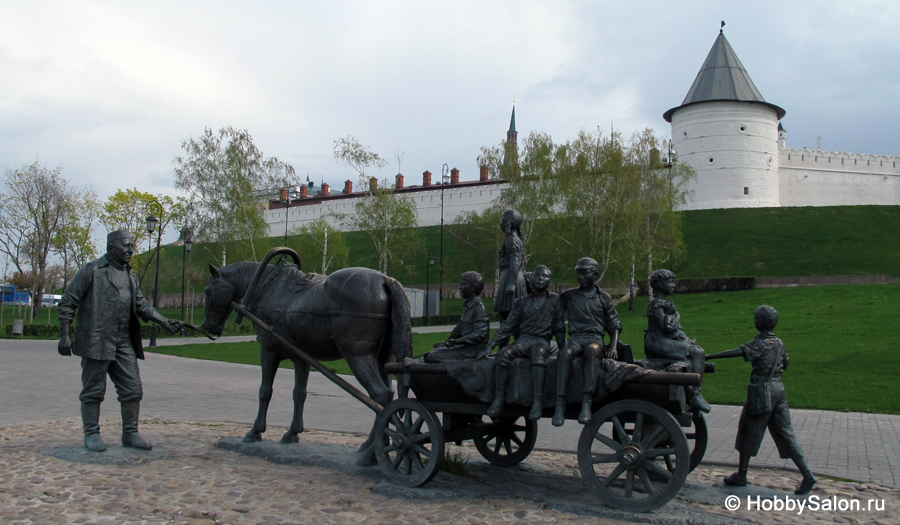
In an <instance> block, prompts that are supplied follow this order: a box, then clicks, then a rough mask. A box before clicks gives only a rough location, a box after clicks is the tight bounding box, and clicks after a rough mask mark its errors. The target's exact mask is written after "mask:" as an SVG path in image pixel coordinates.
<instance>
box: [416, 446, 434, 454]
mask: <svg viewBox="0 0 900 525" xmlns="http://www.w3.org/2000/svg"><path fill="white" fill-rule="evenodd" d="M413 450H414V451H416V452H418V453H419V454H422V455H423V456H431V451H430V450H428V449H427V448H425V447H423V446H422V445H415V446H413Z"/></svg>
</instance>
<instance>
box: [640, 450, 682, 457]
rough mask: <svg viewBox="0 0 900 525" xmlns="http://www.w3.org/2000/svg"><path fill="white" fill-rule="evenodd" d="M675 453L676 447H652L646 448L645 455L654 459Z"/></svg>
mask: <svg viewBox="0 0 900 525" xmlns="http://www.w3.org/2000/svg"><path fill="white" fill-rule="evenodd" d="M674 453H675V449H674V448H651V449H647V450H644V457H645V458H647V459H653V458H655V457H657V456H670V455H672V454H674Z"/></svg>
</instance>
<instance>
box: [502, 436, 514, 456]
mask: <svg viewBox="0 0 900 525" xmlns="http://www.w3.org/2000/svg"><path fill="white" fill-rule="evenodd" d="M503 448H505V449H506V453H507V454H512V453H513V450H512V442H510V440H509V438H506V439H504V440H503Z"/></svg>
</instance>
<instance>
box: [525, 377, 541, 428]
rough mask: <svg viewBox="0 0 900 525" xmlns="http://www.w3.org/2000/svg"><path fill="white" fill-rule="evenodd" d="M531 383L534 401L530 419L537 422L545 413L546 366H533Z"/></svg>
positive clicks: (529, 415) (529, 414)
mask: <svg viewBox="0 0 900 525" xmlns="http://www.w3.org/2000/svg"><path fill="white" fill-rule="evenodd" d="M531 383H532V386H533V387H534V400H533V401H532V402H531V412H529V413H528V419H530V420H532V421H537V420H538V419H540V418H541V413H542V412H543V411H544V365H531Z"/></svg>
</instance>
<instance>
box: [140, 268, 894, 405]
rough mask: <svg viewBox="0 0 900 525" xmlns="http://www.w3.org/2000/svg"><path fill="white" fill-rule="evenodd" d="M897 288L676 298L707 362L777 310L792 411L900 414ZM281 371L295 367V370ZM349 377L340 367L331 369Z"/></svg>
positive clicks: (226, 350)
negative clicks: (757, 316) (764, 313)
mask: <svg viewBox="0 0 900 525" xmlns="http://www.w3.org/2000/svg"><path fill="white" fill-rule="evenodd" d="M898 296H900V285H898V284H882V285H878V284H873V285H862V286H851V285H844V286H821V287H805V288H765V289H756V290H749V291H742V292H717V293H704V294H693V295H683V296H674V297H673V299H674V301H675V304H676V306H677V307H678V310H679V312H680V313H681V321H682V324H683V325H684V329H685V332H686V333H687V334H688V336H689V337H691V338H694V339H696V340H697V343H698V344H699V345H701V346H702V347H703V348H704V349H705V350H706V352H707V353H715V352H720V351H722V350H728V349H731V348H737V347H738V346H740V345H741V344H743V343H745V342H747V341H750V340H751V339H752V338H753V337H754V336H755V335H756V330H755V328H754V327H753V310H754V309H755V308H756V307H757V306H759V305H760V304H769V305H771V306H773V307H775V308H776V309H777V310H778V311H779V314H780V322H779V324H778V327H777V328H776V330H775V333H776V334H778V336H779V337H781V338H782V340H784V343H785V346H786V348H787V351H788V354H789V355H790V359H791V365H790V367H789V368H788V370H787V372H786V373H785V375H784V383H785V386H786V388H787V392H788V399H789V403H790V405H791V407H793V408H817V409H826V410H849V411H854V412H877V413H886V414H900V381H898V380H897V378H898V377H900V360H898V359H897V358H896V356H897V354H898V353H900V340H898V338H897V337H896V335H895V334H893V332H892V331H891V330H889V329H888V327H890V326H893V325H894V324H895V323H896V313H895V310H894V308H893V305H894V303H895V301H896V299H897V297H898ZM646 308H647V298H646V297H641V298H638V300H637V301H635V308H634V310H633V311H628V310H627V305H626V304H622V305H620V306H619V315H620V317H621V319H622V323H623V326H624V332H623V334H622V341H623V342H625V343H628V344H630V345H631V346H632V347H633V349H634V352H635V355H636V357H642V356H643V330H644V329H645V328H646V326H647V321H646V317H645V315H644V312H645V310H646ZM445 337H447V334H413V345H414V353H415V355H421V354H423V353H425V352H427V351H428V350H429V349H430V348H431V346H432V345H433V344H434V343H435V342H437V341H441V340H443V339H444V338H445ZM258 348H259V347H258V345H257V344H256V343H255V342H253V343H234V344H232V343H223V344H216V345H186V346H175V347H159V348H157V349H156V351H158V352H163V353H168V354H172V355H179V356H184V357H193V358H198V359H212V360H219V361H228V362H237V363H247V364H255V365H258V364H259V349H258ZM715 363H716V373H715V374H712V375H709V376H707V377H706V378H705V380H704V387H703V391H704V395H705V396H706V398H707V399H708V400H709V401H710V402H712V403H718V404H742V403H743V401H744V398H745V397H746V384H747V380H748V378H749V376H750V364H749V363H746V362H744V361H743V360H742V359H740V358H736V359H727V360H717V361H716V362H715ZM282 366H286V367H290V366H291V363H290V362H285V363H283V364H282ZM328 366H329V368H331V369H332V370H335V371H336V372H338V373H345V374H346V373H349V370H348V369H347V367H346V364H345V363H343V362H342V361H335V362H331V363H328Z"/></svg>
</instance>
